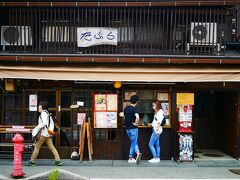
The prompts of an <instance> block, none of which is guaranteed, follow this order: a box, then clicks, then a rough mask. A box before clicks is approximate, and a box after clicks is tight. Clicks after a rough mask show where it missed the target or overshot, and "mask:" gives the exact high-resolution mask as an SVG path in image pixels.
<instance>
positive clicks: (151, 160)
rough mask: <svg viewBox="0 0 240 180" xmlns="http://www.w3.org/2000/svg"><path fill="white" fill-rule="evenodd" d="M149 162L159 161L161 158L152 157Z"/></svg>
mask: <svg viewBox="0 0 240 180" xmlns="http://www.w3.org/2000/svg"><path fill="white" fill-rule="evenodd" d="M148 162H149V163H159V162H160V159H159V158H152V159H150V160H148Z"/></svg>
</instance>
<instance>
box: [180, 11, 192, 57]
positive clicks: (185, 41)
mask: <svg viewBox="0 0 240 180" xmlns="http://www.w3.org/2000/svg"><path fill="white" fill-rule="evenodd" d="M183 10H184V11H185V12H186V27H185V35H186V37H185V39H184V38H183V41H182V45H183V46H184V48H185V49H183V50H184V52H186V50H187V44H188V43H190V37H189V34H188V29H189V26H191V21H190V22H189V8H186V9H183ZM183 21H184V19H183ZM190 31H191V30H190ZM182 33H183V32H182ZM190 34H191V32H190Z"/></svg>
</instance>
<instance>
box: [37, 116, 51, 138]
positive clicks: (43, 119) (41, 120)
mask: <svg viewBox="0 0 240 180" xmlns="http://www.w3.org/2000/svg"><path fill="white" fill-rule="evenodd" d="M48 121H49V117H48V113H47V112H45V111H42V112H41V114H40V115H39V117H38V126H37V127H36V129H41V128H42V132H41V136H44V137H51V135H49V134H48V130H47V128H45V126H48Z"/></svg>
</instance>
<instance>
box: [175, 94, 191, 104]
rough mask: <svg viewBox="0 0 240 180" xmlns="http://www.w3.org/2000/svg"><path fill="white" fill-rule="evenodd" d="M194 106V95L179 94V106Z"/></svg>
mask: <svg viewBox="0 0 240 180" xmlns="http://www.w3.org/2000/svg"><path fill="white" fill-rule="evenodd" d="M180 104H189V105H194V93H177V105H180Z"/></svg>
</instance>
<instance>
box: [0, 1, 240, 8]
mask: <svg viewBox="0 0 240 180" xmlns="http://www.w3.org/2000/svg"><path fill="white" fill-rule="evenodd" d="M233 5H240V0H215V1H213V0H212V1H203V0H202V1H194V0H193V1H186V0H185V1H168V2H151V1H150V2H74V1H73V2H18V1H16V2H7V1H5V2H1V3H0V6H2V7H133V6H134V7H135V6H144V7H150V6H233Z"/></svg>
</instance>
